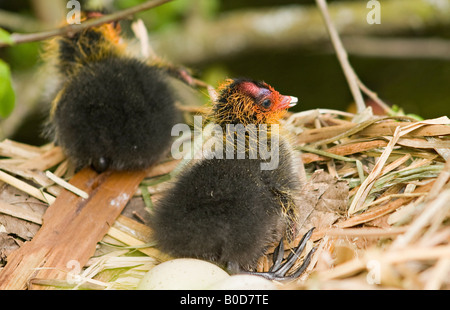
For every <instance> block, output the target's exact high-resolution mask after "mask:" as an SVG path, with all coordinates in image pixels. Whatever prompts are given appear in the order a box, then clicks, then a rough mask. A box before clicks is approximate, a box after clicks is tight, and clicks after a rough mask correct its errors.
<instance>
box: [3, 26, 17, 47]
mask: <svg viewBox="0 0 450 310" xmlns="http://www.w3.org/2000/svg"><path fill="white" fill-rule="evenodd" d="M0 43H6V44H9V45H13V44H14V41H13V40H12V39H11V35H10V34H9V32H8V31H6V30H4V29H2V28H0Z"/></svg>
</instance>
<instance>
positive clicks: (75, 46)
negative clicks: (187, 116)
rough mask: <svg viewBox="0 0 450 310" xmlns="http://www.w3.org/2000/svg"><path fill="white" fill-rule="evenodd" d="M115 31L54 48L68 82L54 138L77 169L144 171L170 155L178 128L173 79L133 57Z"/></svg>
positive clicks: (54, 120)
mask: <svg viewBox="0 0 450 310" xmlns="http://www.w3.org/2000/svg"><path fill="white" fill-rule="evenodd" d="M117 27H118V26H117V25H113V24H106V25H102V26H99V27H96V28H90V29H87V30H84V31H83V32H81V33H78V34H76V35H75V36H73V37H71V38H64V37H62V38H58V39H56V42H53V48H54V49H56V50H57V66H58V68H59V71H60V73H61V75H62V76H63V77H64V80H63V83H61V86H60V91H59V93H58V94H57V96H56V98H55V99H54V101H53V107H52V113H51V120H50V126H49V132H51V133H52V134H53V137H54V140H55V141H56V143H57V144H58V145H60V146H61V147H62V148H63V149H64V151H65V153H66V154H67V155H68V156H69V157H70V158H71V159H72V160H73V162H74V163H75V164H76V166H77V167H78V168H81V167H84V166H88V165H91V166H92V167H93V168H94V169H96V170H97V171H99V172H101V171H104V170H106V169H114V170H136V169H145V168H147V167H149V166H150V165H152V164H154V163H155V162H157V161H158V160H160V159H161V158H162V157H163V156H164V155H165V154H166V153H167V151H168V150H169V148H170V144H171V141H172V138H171V128H172V127H173V125H175V124H176V123H177V122H179V121H180V118H179V112H178V111H177V109H176V107H175V101H176V98H175V95H174V94H173V89H172V88H171V87H170V85H169V80H168V79H169V74H168V73H167V72H166V71H165V69H164V67H162V66H154V65H149V64H147V63H146V62H144V61H142V60H139V59H136V58H134V57H131V56H128V55H127V54H126V52H125V51H124V46H123V43H121V38H120V36H119V35H118V29H117Z"/></svg>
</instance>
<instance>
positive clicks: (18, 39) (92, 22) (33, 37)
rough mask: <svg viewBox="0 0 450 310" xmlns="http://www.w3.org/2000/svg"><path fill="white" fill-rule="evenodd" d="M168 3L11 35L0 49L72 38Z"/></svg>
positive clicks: (160, 0)
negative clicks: (53, 38) (35, 31)
mask: <svg viewBox="0 0 450 310" xmlns="http://www.w3.org/2000/svg"><path fill="white" fill-rule="evenodd" d="M170 1H172V0H151V1H147V2H145V3H142V4H140V5H136V6H134V7H131V8H129V9H126V10H122V11H118V12H115V13H113V14H109V15H105V16H102V17H99V18H94V19H89V20H87V21H86V22H83V23H81V24H79V25H77V24H74V25H67V26H65V27H62V28H58V29H53V30H49V31H43V32H37V33H30V34H19V33H13V34H12V35H11V39H12V44H11V43H8V42H2V43H0V47H5V46H10V45H14V44H19V43H26V42H35V41H41V40H45V39H49V38H51V37H54V36H58V35H67V36H73V35H74V34H75V33H77V32H80V31H82V30H84V29H86V28H89V27H94V26H98V25H102V24H106V23H110V22H113V21H117V20H120V19H124V18H126V17H128V16H130V15H134V14H136V13H138V12H141V11H145V10H148V9H151V8H154V7H157V6H160V5H162V4H164V3H166V2H170Z"/></svg>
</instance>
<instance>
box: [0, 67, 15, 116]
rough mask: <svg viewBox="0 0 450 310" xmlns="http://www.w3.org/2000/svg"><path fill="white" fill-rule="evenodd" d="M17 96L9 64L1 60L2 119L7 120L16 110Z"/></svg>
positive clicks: (0, 107) (0, 108)
mask: <svg viewBox="0 0 450 310" xmlns="http://www.w3.org/2000/svg"><path fill="white" fill-rule="evenodd" d="M14 102H15V94H14V90H13V88H12V84H11V72H10V70H9V66H8V64H6V63H5V62H4V61H2V60H1V59H0V117H3V118H6V117H8V116H9V114H11V112H12V110H13V109H14Z"/></svg>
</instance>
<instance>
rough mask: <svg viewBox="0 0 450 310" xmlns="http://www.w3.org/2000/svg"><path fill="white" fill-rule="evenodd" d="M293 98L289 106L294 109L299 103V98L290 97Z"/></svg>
mask: <svg viewBox="0 0 450 310" xmlns="http://www.w3.org/2000/svg"><path fill="white" fill-rule="evenodd" d="M289 97H290V98H291V103H290V104H289V107H290V108H291V107H293V106H295V105H296V104H297V102H298V98H297V97H293V96H289Z"/></svg>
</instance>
